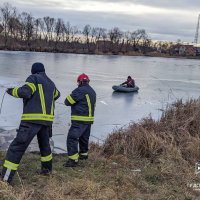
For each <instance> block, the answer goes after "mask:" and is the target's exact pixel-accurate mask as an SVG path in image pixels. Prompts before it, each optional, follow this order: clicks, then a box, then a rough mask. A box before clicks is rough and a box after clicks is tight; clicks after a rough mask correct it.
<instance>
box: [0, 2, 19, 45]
mask: <svg viewBox="0 0 200 200" xmlns="http://www.w3.org/2000/svg"><path fill="white" fill-rule="evenodd" d="M0 11H1V21H2V27H3V33H4V46H5V47H6V46H7V42H8V37H9V34H10V29H9V21H10V19H11V18H15V16H16V8H15V7H12V5H10V4H9V3H4V4H3V7H1V8H0Z"/></svg>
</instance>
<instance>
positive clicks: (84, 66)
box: [0, 51, 200, 149]
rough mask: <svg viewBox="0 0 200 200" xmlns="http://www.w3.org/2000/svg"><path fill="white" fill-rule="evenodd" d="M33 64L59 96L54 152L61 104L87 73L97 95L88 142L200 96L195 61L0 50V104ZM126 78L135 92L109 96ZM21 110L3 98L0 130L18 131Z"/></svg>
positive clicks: (63, 130) (64, 125) (64, 117)
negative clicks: (38, 64) (133, 83)
mask: <svg viewBox="0 0 200 200" xmlns="http://www.w3.org/2000/svg"><path fill="white" fill-rule="evenodd" d="M34 62H42V63H44V66H45V68H46V73H47V75H48V76H49V77H50V78H51V79H52V80H53V81H54V82H55V83H56V86H57V88H58V89H59V90H60V92H61V98H60V99H59V100H58V103H56V110H55V122H54V125H53V132H54V134H55V136H54V137H53V139H54V143H55V146H56V147H57V149H59V148H62V149H66V147H65V146H66V144H65V143H66V141H65V140H66V137H67V132H68V129H69V127H70V126H69V125H70V123H71V122H70V113H71V110H70V108H69V107H66V106H65V105H63V102H64V100H65V97H66V96H67V95H68V94H70V93H71V91H72V90H73V89H75V88H76V87H77V83H76V78H77V76H78V75H79V74H80V73H83V72H84V73H86V74H88V75H89V77H90V80H91V81H90V85H91V86H92V87H93V88H94V89H95V91H96V93H97V103H96V111H95V122H94V124H93V126H92V135H93V136H94V137H93V139H94V140H95V137H96V138H100V139H104V138H105V137H106V136H107V135H108V133H110V132H112V130H113V129H114V128H118V127H121V126H124V125H126V124H128V123H129V122H130V121H138V120H139V119H141V118H142V117H146V116H148V115H149V113H151V115H152V116H153V117H154V118H158V117H159V116H160V115H161V111H160V110H161V109H163V108H165V106H166V105H167V104H168V103H171V102H173V101H175V100H176V99H179V98H182V99H188V98H198V97H199V93H200V65H199V61H198V60H189V59H167V58H151V57H130V56H99V55H98V56H97V55H76V54H55V53H39V52H6V51H0V101H1V99H2V97H3V93H4V92H5V89H6V88H7V87H12V86H20V85H22V84H23V83H24V81H25V80H26V78H27V76H29V75H30V70H31V65H32V63H34ZM128 75H131V76H132V77H133V78H134V79H135V81H136V84H137V85H138V86H139V88H140V90H139V92H138V93H135V92H134V93H116V92H113V90H112V85H117V84H119V83H122V82H123V81H124V80H126V77H127V76H128ZM21 112H22V101H21V100H20V99H16V98H13V97H10V96H9V95H6V96H5V100H4V103H3V109H2V113H1V115H0V128H1V129H6V130H8V129H13V128H16V127H18V125H19V122H20V115H21ZM0 134H1V133H0Z"/></svg>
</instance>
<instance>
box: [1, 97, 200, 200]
mask: <svg viewBox="0 0 200 200" xmlns="http://www.w3.org/2000/svg"><path fill="white" fill-rule="evenodd" d="M199 136H200V100H190V101H188V102H186V103H182V101H178V102H176V103H174V104H173V105H171V106H169V107H168V108H167V109H166V111H164V112H163V115H162V117H161V119H160V120H159V121H154V120H153V119H151V118H150V117H149V118H145V119H142V120H141V121H140V122H139V123H137V124H135V123H131V124H130V125H129V127H128V128H126V129H120V130H118V131H116V132H114V133H112V134H110V135H109V136H108V138H107V140H106V141H105V143H104V144H103V145H102V146H98V145H96V144H91V147H90V152H91V153H90V158H89V160H88V161H82V162H80V166H79V167H77V168H74V169H72V168H69V169H66V168H64V167H62V164H63V163H64V161H65V159H66V156H65V155H55V156H54V171H53V174H52V175H51V176H50V177H45V176H39V175H37V174H36V173H35V169H36V168H37V167H39V165H40V162H39V155H37V154H26V155H25V156H24V158H23V160H22V162H21V165H20V169H19V172H18V174H16V176H15V180H14V181H13V187H10V186H7V184H5V183H2V182H0V199H17V200H18V199H20V200H22V199H23V200H25V199H33V200H35V199H42V200H51V199H56V200H57V199H59V200H64V199H69V200H71V199H85V200H86V199H87V200H88V199H98V200H99V199H102V200H103V199H111V200H112V199H122V200H124V199H127V200H132V199H138V200H139V199H144V200H146V199H152V200H157V199H160V200H161V199H166V200H167V199H168V200H169V199H181V200H192V199H200V196H199V195H200V191H197V190H195V189H198V185H197V184H199V183H200V174H199V175H196V174H195V173H194V172H195V170H194V166H195V163H196V162H198V161H199V160H200V137H199ZM2 158H3V155H0V159H1V160H2Z"/></svg>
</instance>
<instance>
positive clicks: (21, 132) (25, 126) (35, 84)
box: [1, 63, 60, 183]
mask: <svg viewBox="0 0 200 200" xmlns="http://www.w3.org/2000/svg"><path fill="white" fill-rule="evenodd" d="M31 72H32V75H30V76H29V77H28V78H27V79H26V82H25V85H23V86H22V87H15V88H8V89H7V93H8V94H10V95H11V96H13V97H16V98H22V99H23V114H22V117H21V123H20V126H19V129H18V130H17V136H16V138H15V139H14V140H13V142H12V143H11V144H10V147H9V149H8V151H7V155H6V158H5V161H4V164H3V170H2V174H1V176H2V180H3V181H6V182H8V183H10V182H11V181H12V179H13V176H14V174H15V172H16V170H17V169H18V166H19V163H20V160H21V158H22V156H23V154H24V152H25V150H26V149H27V147H28V146H29V144H30V142H31V141H32V139H33V138H34V136H35V135H37V139H38V144H39V148H40V153H41V171H40V172H41V174H49V172H51V171H52V153H51V148H50V144H49V138H50V137H51V136H52V123H53V119H54V107H55V100H57V99H58V98H59V97H60V92H59V91H58V90H57V89H56V86H55V84H54V83H53V82H52V81H51V80H50V79H49V78H48V77H47V75H46V73H45V68H44V65H43V64H42V63H34V64H33V65H32V70H31Z"/></svg>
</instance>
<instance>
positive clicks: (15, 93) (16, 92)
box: [12, 87, 19, 98]
mask: <svg viewBox="0 0 200 200" xmlns="http://www.w3.org/2000/svg"><path fill="white" fill-rule="evenodd" d="M18 89H19V88H18V87H15V88H13V90H12V96H13V97H17V98H19V96H18Z"/></svg>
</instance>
